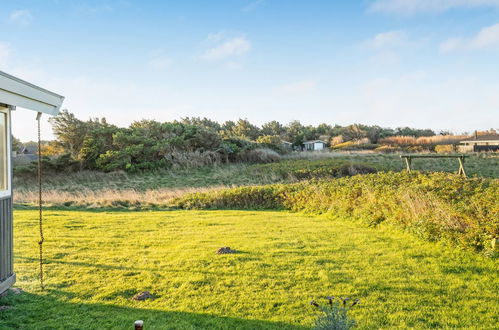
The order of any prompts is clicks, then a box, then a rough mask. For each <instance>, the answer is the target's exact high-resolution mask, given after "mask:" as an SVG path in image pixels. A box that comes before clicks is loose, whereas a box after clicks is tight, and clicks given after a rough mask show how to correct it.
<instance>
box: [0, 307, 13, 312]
mask: <svg viewBox="0 0 499 330" xmlns="http://www.w3.org/2000/svg"><path fill="white" fill-rule="evenodd" d="M10 308H11V307H10V306H0V311H5V310H7V309H10Z"/></svg>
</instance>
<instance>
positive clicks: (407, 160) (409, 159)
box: [400, 154, 469, 177]
mask: <svg viewBox="0 0 499 330" xmlns="http://www.w3.org/2000/svg"><path fill="white" fill-rule="evenodd" d="M466 157H469V156H466V155H412V154H411V155H400V158H402V159H405V164H406V169H407V172H408V173H411V171H412V168H411V166H412V160H413V159H414V158H455V159H457V160H458V161H459V169H458V171H457V173H458V174H459V175H462V176H464V177H466V171H465V170H464V160H465V159H466Z"/></svg>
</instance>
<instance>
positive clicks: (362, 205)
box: [172, 172, 499, 250]
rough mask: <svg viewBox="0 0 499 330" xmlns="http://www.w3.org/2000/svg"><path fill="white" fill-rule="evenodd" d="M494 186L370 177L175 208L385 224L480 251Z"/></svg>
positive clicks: (183, 202) (489, 232) (208, 198)
mask: <svg viewBox="0 0 499 330" xmlns="http://www.w3.org/2000/svg"><path fill="white" fill-rule="evenodd" d="M497 196H499V180H497V179H482V178H473V179H466V178H462V177H460V176H457V175H454V174H447V173H431V174H423V173H418V172H414V173H410V174H408V173H393V172H387V173H376V174H368V175H358V176H352V177H344V178H340V179H335V180H310V181H303V182H299V183H295V184H287V185H285V184H281V185H269V186H255V187H246V188H235V189H228V190H221V191H218V192H214V193H202V194H196V195H187V196H185V197H183V198H179V199H176V200H174V201H173V203H172V206H177V207H180V208H224V209H227V208H237V209H239V208H251V209H255V208H260V209H288V210H293V211H305V212H308V213H314V214H328V215H330V216H344V217H348V218H351V219H353V220H359V221H362V222H364V223H366V224H367V225H369V226H377V225H378V224H380V223H387V224H391V225H395V226H398V227H401V228H403V229H405V230H408V231H410V232H412V233H414V234H416V235H418V236H420V237H422V238H424V239H427V240H430V241H439V240H441V241H446V242H451V243H452V244H455V245H458V246H463V247H468V248H473V249H476V250H483V249H486V248H487V247H489V245H490V242H491V241H492V239H494V238H498V237H499V204H498V203H497Z"/></svg>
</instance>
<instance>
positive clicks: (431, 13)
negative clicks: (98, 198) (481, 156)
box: [0, 0, 499, 140]
mask: <svg viewBox="0 0 499 330" xmlns="http://www.w3.org/2000/svg"><path fill="white" fill-rule="evenodd" d="M0 18H1V19H0V70H2V71H6V72H8V73H11V74H14V75H17V76H19V77H20V78H24V79H27V80H29V81H31V82H33V83H36V84H39V85H41V86H43V87H46V88H49V89H51V90H53V91H55V92H58V93H60V94H62V95H64V96H65V97H66V101H65V104H64V107H66V108H68V109H69V110H70V111H71V112H74V113H75V114H77V116H79V117H80V118H84V119H86V118H89V117H102V116H105V117H106V118H108V120H109V121H110V122H113V123H116V124H119V125H127V124H129V123H130V122H132V121H134V120H139V119H142V118H148V119H157V120H161V121H166V120H173V119H179V118H181V117H186V116H201V117H209V118H212V119H215V120H218V121H225V120H235V119H237V118H247V119H249V120H251V121H253V122H255V123H257V124H262V123H264V122H266V121H270V120H279V121H281V122H283V123H287V122H289V121H291V120H295V119H296V120H300V121H301V122H302V123H304V124H318V123H321V122H326V123H330V124H341V125H345V124H351V123H365V124H378V125H381V126H391V127H397V126H412V127H420V128H433V129H436V130H441V129H442V130H452V131H455V132H463V131H473V130H474V129H488V128H497V127H499V119H498V115H499V79H498V77H499V0H360V1H346V0H345V1H326V0H323V1H319V0H315V1H314V0H307V1H305V0H287V1H282V0H225V1H222V0H218V1H217V0H213V1H206V0H197V1H188V0H185V1H173V0H171V1H133V0H128V1H126V0H123V1H120V0H94V1H91V0H87V1H80V0H73V1H71V0H66V1H64V0H45V1H36V0H31V1H28V0H16V1H5V0H1V4H0ZM13 119H14V134H15V135H16V136H18V137H20V138H21V139H23V140H28V139H34V137H35V134H34V133H35V132H34V127H35V122H34V116H33V114H32V113H29V112H25V111H18V112H17V113H16V114H15V116H14V118H13ZM44 127H45V129H44V134H43V135H44V137H45V138H51V134H50V127H49V126H48V124H45V125H44Z"/></svg>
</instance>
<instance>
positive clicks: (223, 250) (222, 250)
mask: <svg viewBox="0 0 499 330" xmlns="http://www.w3.org/2000/svg"><path fill="white" fill-rule="evenodd" d="M236 252H237V251H236V250H231V248H230V247H228V246H224V247H221V248H220V249H218V250H217V254H230V253H236Z"/></svg>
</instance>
